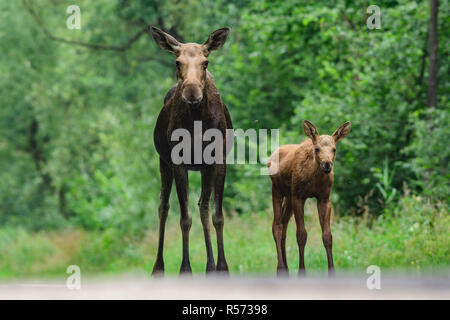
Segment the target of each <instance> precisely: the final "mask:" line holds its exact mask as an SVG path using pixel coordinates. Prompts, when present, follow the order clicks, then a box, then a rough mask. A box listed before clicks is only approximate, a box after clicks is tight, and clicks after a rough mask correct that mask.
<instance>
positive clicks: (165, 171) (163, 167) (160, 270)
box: [152, 160, 173, 276]
mask: <svg viewBox="0 0 450 320" xmlns="http://www.w3.org/2000/svg"><path fill="white" fill-rule="evenodd" d="M159 169H160V172H161V193H160V203H159V208H158V215H159V239H158V253H157V254H156V262H155V265H154V266H153V271H152V275H155V276H158V275H163V274H164V258H163V250H164V231H165V227H166V220H167V216H168V214H169V198H170V191H171V189H172V183H173V172H172V168H171V166H170V165H168V164H166V163H164V162H163V161H162V160H160V163H159Z"/></svg>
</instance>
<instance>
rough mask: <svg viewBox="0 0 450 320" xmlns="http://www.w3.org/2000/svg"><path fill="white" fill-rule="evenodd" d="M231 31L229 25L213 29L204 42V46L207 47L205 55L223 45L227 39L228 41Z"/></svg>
mask: <svg viewBox="0 0 450 320" xmlns="http://www.w3.org/2000/svg"><path fill="white" fill-rule="evenodd" d="M229 33H230V28H228V27H226V28H221V29H218V30H216V31H213V32H212V33H211V34H210V35H209V37H208V39H207V40H206V41H205V43H204V44H203V47H204V48H205V55H206V56H208V55H209V53H210V52H211V51H214V50H217V49H219V48H220V47H222V46H223V44H224V43H225V41H227V38H228V34H229Z"/></svg>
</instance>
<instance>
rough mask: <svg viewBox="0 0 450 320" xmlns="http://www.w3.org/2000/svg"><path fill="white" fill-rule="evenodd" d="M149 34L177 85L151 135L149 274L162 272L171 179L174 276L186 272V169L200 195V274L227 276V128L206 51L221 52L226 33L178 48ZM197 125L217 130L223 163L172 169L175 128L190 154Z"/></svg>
mask: <svg viewBox="0 0 450 320" xmlns="http://www.w3.org/2000/svg"><path fill="white" fill-rule="evenodd" d="M151 31H152V35H153V38H154V39H155V41H156V43H157V44H158V45H159V46H160V47H161V48H162V49H164V50H166V51H169V52H171V53H173V54H175V56H176V60H175V66H176V70H177V78H178V81H177V84H176V85H175V86H173V87H172V88H171V89H170V90H169V92H168V93H167V94H166V96H165V98H164V107H163V108H162V110H161V112H160V114H159V117H158V119H157V122H156V126H155V131H154V134H153V137H154V143H155V147H156V150H157V151H158V153H159V157H160V172H161V195H160V205H159V219H160V224H159V243H158V253H157V257H156V262H155V265H154V267H153V274H154V275H155V274H156V275H158V274H163V273H164V260H163V247H164V230H165V224H166V219H167V216H168V211H169V197H170V192H171V188H172V182H173V180H174V179H175V186H176V191H177V195H178V201H179V203H180V211H181V217H180V226H181V232H182V238H183V260H182V263H181V268H180V273H192V270H191V265H190V261H189V230H190V228H191V224H192V218H191V216H190V214H189V204H188V170H195V171H200V172H201V181H202V182H201V184H202V191H201V196H200V200H199V202H198V205H199V207H200V218H201V222H202V225H203V232H204V236H205V243H206V254H207V263H206V272H211V271H221V272H224V273H228V266H227V262H226V259H225V252H224V244H223V225H224V217H223V213H222V199H223V192H224V184H225V175H226V163H225V156H226V130H227V129H232V123H231V118H230V114H229V113H228V109H227V107H226V106H225V104H224V103H223V102H222V100H221V99H220V95H219V92H218V90H217V88H216V86H215V84H214V79H213V77H212V75H211V73H209V72H208V70H207V68H208V56H209V54H210V53H211V51H213V50H217V49H219V48H220V47H222V45H223V44H224V43H225V41H226V40H227V37H228V33H229V31H230V29H229V28H222V29H218V30H216V31H214V32H212V33H211V34H210V36H209V37H208V39H207V40H206V42H205V43H203V44H197V43H180V42H178V41H177V40H176V39H175V38H174V37H172V36H171V35H169V34H167V33H165V32H163V31H161V30H159V29H157V28H154V27H152V29H151ZM197 121H200V122H201V128H202V131H203V132H205V131H206V130H208V129H217V130H219V131H220V132H221V133H222V137H223V139H222V140H223V158H222V159H223V161H221V162H214V163H212V164H211V163H210V162H205V161H204V160H203V157H201V158H202V159H200V161H194V159H192V161H184V162H182V163H178V162H176V164H175V163H174V161H173V159H172V157H171V155H172V149H173V148H174V146H175V145H176V144H177V143H178V142H176V141H172V138H171V137H172V133H173V132H174V131H175V130H177V129H185V130H187V131H188V132H189V134H190V136H191V137H192V141H191V143H192V149H191V150H195V147H194V144H195V139H202V138H201V137H197V136H196V137H194V122H197ZM205 146H206V144H205V142H203V141H202V142H201V149H202V150H201V152H202V153H201V155H203V151H204V149H205ZM197 151H198V150H197ZM197 151H196V152H197ZM197 153H199V152H197ZM183 156H185V155H183ZM196 156H198V154H195V155H194V154H193V153H192V157H191V158H193V157H196ZM183 158H184V157H183ZM208 163H209V164H208ZM213 191H214V207H215V212H214V215H213V216H212V221H213V225H214V227H215V229H216V233H217V249H218V250H217V251H218V258H217V266H216V265H215V263H214V256H213V251H212V247H211V239H210V230H209V224H210V222H209V201H210V197H211V193H212V192H213Z"/></svg>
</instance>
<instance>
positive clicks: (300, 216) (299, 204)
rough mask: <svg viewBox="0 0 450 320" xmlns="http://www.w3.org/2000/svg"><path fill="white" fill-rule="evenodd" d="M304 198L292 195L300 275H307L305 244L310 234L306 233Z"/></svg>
mask: <svg viewBox="0 0 450 320" xmlns="http://www.w3.org/2000/svg"><path fill="white" fill-rule="evenodd" d="M304 207H305V200H304V199H296V198H295V197H292V208H293V210H294V216H295V222H296V224H297V244H298V252H299V268H298V275H299V276H304V275H305V245H306V239H307V237H308V234H307V233H306V228H305V221H304Z"/></svg>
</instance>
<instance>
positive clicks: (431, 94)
mask: <svg viewBox="0 0 450 320" xmlns="http://www.w3.org/2000/svg"><path fill="white" fill-rule="evenodd" d="M437 20H438V0H430V29H429V37H428V52H429V55H430V64H429V69H428V73H429V78H428V99H427V104H428V107H430V108H437V91H438V28H437V22H438V21H437Z"/></svg>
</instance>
